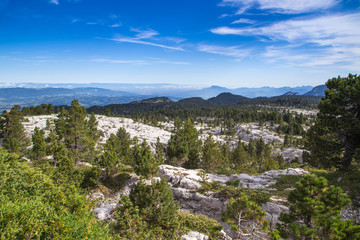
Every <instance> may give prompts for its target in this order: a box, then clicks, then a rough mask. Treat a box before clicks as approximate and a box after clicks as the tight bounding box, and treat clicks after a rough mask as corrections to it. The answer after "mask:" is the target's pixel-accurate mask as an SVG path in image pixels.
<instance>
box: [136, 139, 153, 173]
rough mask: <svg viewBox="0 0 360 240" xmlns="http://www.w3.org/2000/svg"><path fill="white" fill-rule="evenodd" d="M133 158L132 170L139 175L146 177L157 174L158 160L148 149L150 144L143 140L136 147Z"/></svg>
mask: <svg viewBox="0 0 360 240" xmlns="http://www.w3.org/2000/svg"><path fill="white" fill-rule="evenodd" d="M134 159H135V166H134V171H135V173H136V174H138V175H141V176H143V177H144V178H146V179H148V178H149V177H152V176H155V175H156V174H157V171H158V167H159V162H158V161H157V159H155V157H154V155H153V154H152V152H151V150H150V146H149V145H148V144H147V142H146V141H145V140H144V141H143V142H142V143H141V145H140V146H138V147H137V148H136V150H135V154H134Z"/></svg>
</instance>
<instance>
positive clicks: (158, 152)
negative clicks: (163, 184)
mask: <svg viewBox="0 0 360 240" xmlns="http://www.w3.org/2000/svg"><path fill="white" fill-rule="evenodd" d="M155 158H156V159H157V161H158V163H159V165H162V164H164V163H165V155H164V146H163V145H162V143H161V142H160V138H159V137H158V138H157V139H156V147H155Z"/></svg>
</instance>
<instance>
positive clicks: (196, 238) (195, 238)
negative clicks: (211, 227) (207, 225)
mask: <svg viewBox="0 0 360 240" xmlns="http://www.w3.org/2000/svg"><path fill="white" fill-rule="evenodd" d="M181 238H182V239H183V240H208V239H209V237H208V236H206V235H204V234H202V233H199V232H194V231H191V232H189V233H187V234H185V235H182V236H181Z"/></svg>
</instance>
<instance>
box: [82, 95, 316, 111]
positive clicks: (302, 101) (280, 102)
mask: <svg viewBox="0 0 360 240" xmlns="http://www.w3.org/2000/svg"><path fill="white" fill-rule="evenodd" d="M320 99H321V97H314V96H302V95H294V96H278V97H272V98H265V97H262V98H253V99H251V98H246V97H243V96H239V95H234V94H231V93H221V94H219V95H218V96H216V97H213V98H209V99H208V100H204V99H202V98H200V97H193V98H185V99H182V100H180V101H177V102H174V101H172V100H170V99H169V98H166V97H159V98H151V99H146V100H142V101H136V102H131V103H126V104H110V105H106V106H92V107H90V108H88V109H87V111H88V112H89V113H92V112H93V113H96V114H102V113H105V112H106V111H107V112H108V113H111V114H116V115H125V116H126V115H132V114H136V113H149V112H155V111H159V110H165V109H171V110H179V109H200V108H211V107H218V106H222V107H223V106H231V105H242V106H245V105H252V106H253V105H269V106H282V107H306V108H316V106H317V104H318V102H319V101H320Z"/></svg>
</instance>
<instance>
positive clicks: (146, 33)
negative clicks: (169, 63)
mask: <svg viewBox="0 0 360 240" xmlns="http://www.w3.org/2000/svg"><path fill="white" fill-rule="evenodd" d="M130 31H132V32H136V33H137V34H136V35H135V36H134V37H128V36H121V35H116V36H115V37H114V38H111V39H109V40H112V41H115V42H127V43H134V44H141V45H148V46H153V47H159V48H164V49H169V50H175V51H185V49H184V48H183V47H182V46H171V45H167V44H163V43H162V42H172V43H174V42H175V43H176V44H178V43H180V42H181V41H184V40H181V41H179V39H178V38H168V37H156V38H155V36H158V35H160V34H159V33H158V32H157V31H155V30H153V29H147V30H140V29H137V28H131V29H130Z"/></svg>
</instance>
